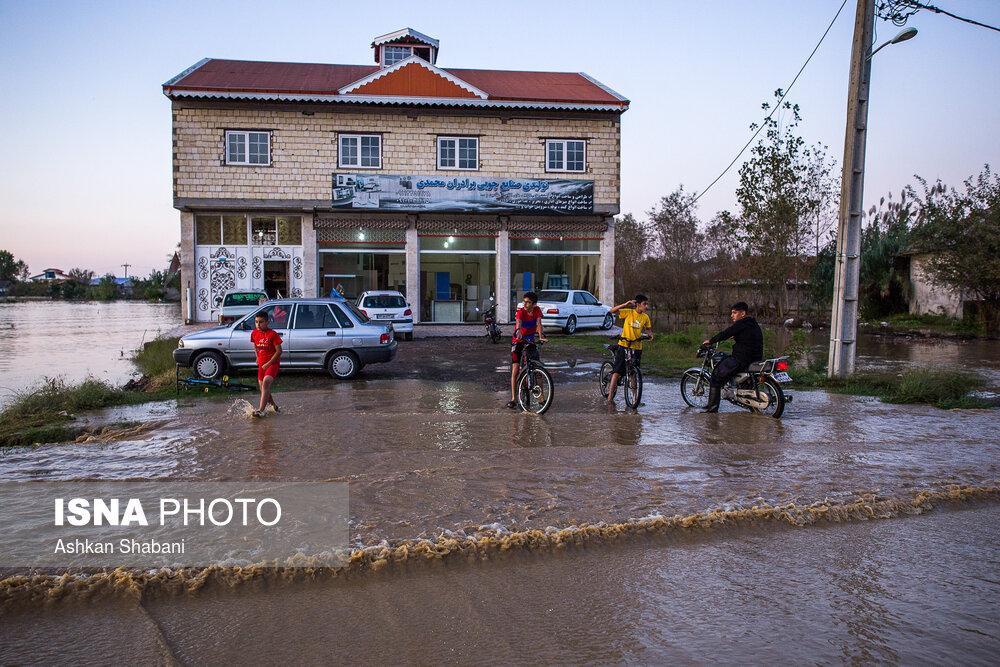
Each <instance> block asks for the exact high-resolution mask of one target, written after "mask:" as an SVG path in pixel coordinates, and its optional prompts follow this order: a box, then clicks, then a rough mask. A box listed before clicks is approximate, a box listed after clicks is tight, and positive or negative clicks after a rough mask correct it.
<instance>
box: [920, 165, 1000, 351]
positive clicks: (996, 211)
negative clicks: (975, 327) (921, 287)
mask: <svg viewBox="0 0 1000 667" xmlns="http://www.w3.org/2000/svg"><path fill="white" fill-rule="evenodd" d="M917 180H918V181H920V184H921V185H922V186H923V191H924V192H923V198H922V199H921V200H920V214H919V219H918V222H917V225H916V228H915V230H914V244H915V246H916V247H919V248H921V249H923V250H926V251H927V252H929V253H931V257H930V260H929V262H928V271H929V274H930V277H931V279H932V280H933V281H934V282H935V283H936V284H939V285H942V286H945V287H948V288H950V289H952V290H955V291H958V292H964V293H967V294H969V295H974V296H975V297H976V299H978V300H979V302H980V304H981V311H980V312H981V314H982V317H983V320H984V324H985V326H986V332H987V335H990V336H996V335H1000V176H998V175H996V174H993V173H992V172H991V171H990V165H988V164H987V165H985V166H984V169H983V171H982V172H980V174H979V176H977V177H975V178H973V177H971V176H970V177H969V178H968V179H967V180H966V181H965V182H964V185H965V191H964V192H958V191H956V190H955V189H954V188H951V189H948V188H946V187H945V185H944V184H943V183H942V182H941V181H940V180H938V181H937V182H936V183H935V184H934V185H931V186H928V184H927V181H925V180H924V179H922V178H920V177H919V176H918V177H917ZM908 191H909V192H910V194H912V195H914V196H917V197H918V198H919V195H917V193H916V192H915V191H914V190H913V188H908Z"/></svg>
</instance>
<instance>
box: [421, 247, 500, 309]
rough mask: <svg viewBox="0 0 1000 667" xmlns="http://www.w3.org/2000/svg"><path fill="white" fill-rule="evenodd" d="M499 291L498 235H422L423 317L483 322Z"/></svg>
mask: <svg viewBox="0 0 1000 667" xmlns="http://www.w3.org/2000/svg"><path fill="white" fill-rule="evenodd" d="M495 292H496V237H495V236H485V235H484V236H447V235H425V236H421V237H420V319H421V321H423V322H479V321H480V320H481V319H482V312H481V310H482V309H483V308H484V307H486V308H488V307H489V305H488V304H489V303H490V297H491V296H495ZM476 308H479V309H480V311H477V310H476Z"/></svg>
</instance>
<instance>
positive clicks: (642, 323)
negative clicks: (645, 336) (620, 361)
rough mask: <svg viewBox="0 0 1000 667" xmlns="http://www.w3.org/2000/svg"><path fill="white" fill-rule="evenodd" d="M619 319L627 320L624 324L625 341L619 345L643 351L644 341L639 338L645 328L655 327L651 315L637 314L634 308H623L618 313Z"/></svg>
mask: <svg viewBox="0 0 1000 667" xmlns="http://www.w3.org/2000/svg"><path fill="white" fill-rule="evenodd" d="M618 317H620V318H622V319H624V320H625V321H624V322H623V323H622V338H624V339H625V340H620V341H618V344H619V345H621V346H622V347H627V348H631V349H633V350H641V349H642V341H640V340H639V336H641V335H642V330H643V327H645V328H647V329H651V328H652V327H653V324H652V322H650V321H649V315H647V314H646V313H637V312H636V311H635V309H634V308H622V309H621V310H619V311H618Z"/></svg>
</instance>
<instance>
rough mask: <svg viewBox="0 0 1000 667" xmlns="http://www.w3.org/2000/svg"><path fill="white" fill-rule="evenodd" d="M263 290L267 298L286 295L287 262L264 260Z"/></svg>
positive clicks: (278, 297)
mask: <svg viewBox="0 0 1000 667" xmlns="http://www.w3.org/2000/svg"><path fill="white" fill-rule="evenodd" d="M264 291H265V292H267V297H268V298H269V299H280V298H283V297H287V296H288V262H268V261H265V262H264Z"/></svg>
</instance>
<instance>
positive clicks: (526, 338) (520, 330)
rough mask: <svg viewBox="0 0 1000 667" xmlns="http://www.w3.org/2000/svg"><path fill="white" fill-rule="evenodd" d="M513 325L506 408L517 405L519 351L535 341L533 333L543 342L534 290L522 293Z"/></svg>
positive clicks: (536, 297) (543, 335)
mask: <svg viewBox="0 0 1000 667" xmlns="http://www.w3.org/2000/svg"><path fill="white" fill-rule="evenodd" d="M515 322H516V324H515V325H514V337H513V339H512V340H511V346H510V403H508V404H507V407H508V408H511V409H513V408H516V407H517V393H516V392H517V389H515V387H514V385H515V384H516V383H517V372H518V370H520V368H521V363H520V362H521V352H523V351H524V344H525V343H533V342H535V335H536V334H537V335H538V339H539V340H541V341H542V342H545V341H546V340H547V339H546V338H545V334H544V333H542V309H541V308H539V307H538V295H537V294H535V293H534V292H525V293H524V303H523V304H522V305H521V306H519V307H518V309H517V319H516V320H515Z"/></svg>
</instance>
